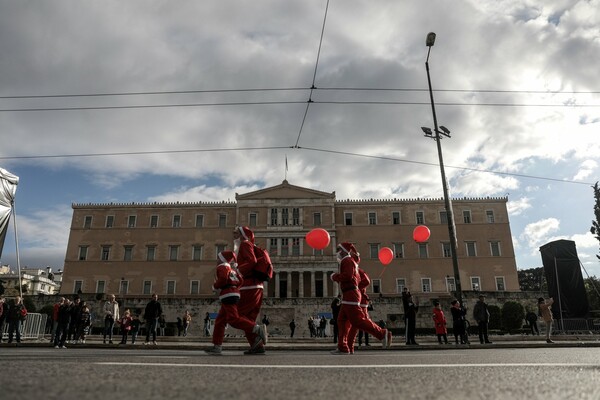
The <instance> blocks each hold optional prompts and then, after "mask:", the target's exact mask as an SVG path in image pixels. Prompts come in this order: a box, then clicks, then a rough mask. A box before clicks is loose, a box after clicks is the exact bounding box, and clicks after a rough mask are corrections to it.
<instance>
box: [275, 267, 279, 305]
mask: <svg viewBox="0 0 600 400" xmlns="http://www.w3.org/2000/svg"><path fill="white" fill-rule="evenodd" d="M279 274H280V272H275V298H276V299H278V298H279V295H280V291H279Z"/></svg>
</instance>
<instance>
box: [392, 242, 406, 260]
mask: <svg viewBox="0 0 600 400" xmlns="http://www.w3.org/2000/svg"><path fill="white" fill-rule="evenodd" d="M394 254H395V255H396V258H404V243H394Z"/></svg>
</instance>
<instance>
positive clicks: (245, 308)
mask: <svg viewBox="0 0 600 400" xmlns="http://www.w3.org/2000/svg"><path fill="white" fill-rule="evenodd" d="M235 232H238V233H239V234H240V239H241V242H240V245H239V248H238V249H237V263H238V271H239V272H240V274H241V275H242V278H243V283H242V285H241V286H240V288H239V290H240V301H239V303H238V304H237V311H238V313H239V315H241V316H244V317H245V318H247V319H249V320H251V321H256V318H257V317H258V315H259V314H260V307H261V305H262V299H263V283H262V282H261V281H259V280H258V279H256V278H255V277H254V276H253V271H254V266H255V265H256V255H255V254H254V233H253V232H252V231H251V230H250V228H248V227H246V226H240V227H237V228H236V231H235ZM218 323H219V321H218V320H217V321H215V329H217V324H218ZM221 323H222V324H223V326H222V328H221V327H219V329H223V331H224V330H225V322H224V321H221ZM246 339H247V340H248V343H249V344H250V346H254V345H255V343H256V340H257V334H256V333H253V332H250V333H249V334H246ZM261 347H262V345H261Z"/></svg>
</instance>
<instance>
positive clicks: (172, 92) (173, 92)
mask: <svg viewBox="0 0 600 400" xmlns="http://www.w3.org/2000/svg"><path fill="white" fill-rule="evenodd" d="M313 80H314V77H313ZM313 84H314V82H313ZM311 89H312V90H314V91H356V92H366V91H369V92H427V91H428V89H425V88H420V89H419V88H368V87H318V88H317V87H312V88H311V87H289V88H246V89H198V90H167V91H148V92H107V93H63V94H31V95H6V96H0V99H2V100H10V99H15V100H18V99H51V98H69V97H73V98H76V97H112V96H115V97H124V96H160V95H176V94H205V93H248V92H293V91H308V90H311ZM434 92H435V93H438V92H439V93H507V94H600V91H585V90H578V91H552V90H551V91H547V90H499V89H435V90H434Z"/></svg>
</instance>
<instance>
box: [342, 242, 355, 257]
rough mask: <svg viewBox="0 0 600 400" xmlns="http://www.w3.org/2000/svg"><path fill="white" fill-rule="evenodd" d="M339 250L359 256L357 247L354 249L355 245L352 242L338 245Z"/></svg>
mask: <svg viewBox="0 0 600 400" xmlns="http://www.w3.org/2000/svg"><path fill="white" fill-rule="evenodd" d="M338 248H339V249H341V250H342V251H344V252H346V253H347V254H355V255H359V254H358V252H357V251H356V247H354V245H353V244H352V243H350V242H343V243H340V244H339V245H338Z"/></svg>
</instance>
